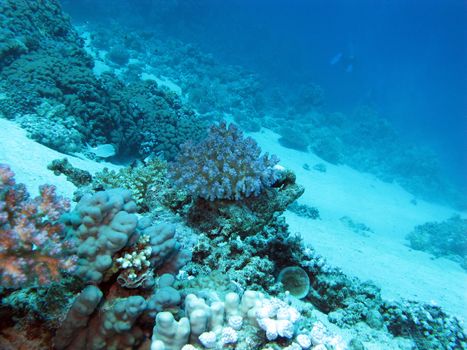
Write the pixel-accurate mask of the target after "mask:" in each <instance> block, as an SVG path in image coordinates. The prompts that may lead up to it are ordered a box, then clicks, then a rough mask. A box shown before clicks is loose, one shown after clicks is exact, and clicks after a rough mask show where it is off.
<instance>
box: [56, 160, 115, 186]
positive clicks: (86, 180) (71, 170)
mask: <svg viewBox="0 0 467 350" xmlns="http://www.w3.org/2000/svg"><path fill="white" fill-rule="evenodd" d="M47 169H49V170H52V171H53V172H54V174H55V175H57V176H59V175H61V174H63V175H65V176H66V179H67V180H68V181H70V182H71V183H72V184H73V185H75V186H76V187H81V186H85V185H88V184H90V183H91V181H92V175H91V174H90V173H89V172H87V171H85V170H81V169H78V168H75V167H73V165H71V163H70V162H69V161H68V158H63V159H54V160H53V161H52V163H50V164H49V165H47ZM115 187H120V186H115Z"/></svg>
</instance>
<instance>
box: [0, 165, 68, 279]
mask: <svg viewBox="0 0 467 350" xmlns="http://www.w3.org/2000/svg"><path fill="white" fill-rule="evenodd" d="M69 207H70V203H69V201H68V200H66V199H63V198H61V197H60V196H58V195H57V194H56V193H55V187H54V186H50V185H44V186H41V187H40V188H39V196H37V197H36V198H30V196H29V193H28V192H27V190H26V187H25V186H24V185H22V184H16V183H15V180H14V173H13V172H12V171H11V170H10V168H9V167H8V166H7V165H5V164H0V277H1V283H0V285H2V286H4V287H19V286H24V285H25V284H34V283H38V284H47V283H49V282H50V281H52V280H57V279H59V278H60V276H61V272H64V271H71V270H73V269H74V267H75V263H76V256H74V255H72V254H70V249H71V248H72V247H71V245H72V243H71V242H66V241H64V240H63V237H62V232H63V225H62V224H61V223H60V222H59V221H58V220H59V218H60V216H61V215H62V214H63V213H64V212H65V211H67V210H68V209H69Z"/></svg>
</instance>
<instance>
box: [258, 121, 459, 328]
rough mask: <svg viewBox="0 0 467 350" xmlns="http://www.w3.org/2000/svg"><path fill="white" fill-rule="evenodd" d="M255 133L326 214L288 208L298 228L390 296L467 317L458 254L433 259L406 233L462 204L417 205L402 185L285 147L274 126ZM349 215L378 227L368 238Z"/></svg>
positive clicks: (304, 200) (308, 200) (306, 200)
mask: <svg viewBox="0 0 467 350" xmlns="http://www.w3.org/2000/svg"><path fill="white" fill-rule="evenodd" d="M251 136H252V137H254V138H255V139H256V140H257V141H258V143H259V144H260V146H261V148H262V149H263V151H268V152H270V153H275V154H277V155H278V156H279V158H280V159H281V162H280V164H281V165H283V166H285V167H288V168H291V169H292V170H293V171H294V172H295V173H296V174H297V181H298V182H299V183H300V184H302V185H304V186H305V188H306V190H305V193H304V195H303V196H302V197H301V198H300V199H299V200H298V202H299V203H301V204H308V205H310V206H314V207H317V208H318V209H319V212H320V215H321V220H310V219H305V218H302V217H299V216H297V215H296V214H294V213H292V212H290V211H288V212H287V213H286V219H287V222H288V224H289V225H290V230H291V232H297V233H300V234H301V236H302V237H303V238H304V240H305V242H307V243H310V244H311V245H312V246H313V247H314V248H315V249H316V250H317V252H318V253H319V254H321V255H323V256H324V257H326V259H327V260H328V262H329V263H330V264H331V265H333V266H337V267H339V268H341V269H342V270H343V271H344V272H345V273H347V274H349V275H353V276H357V277H359V278H360V279H363V280H372V281H374V282H375V283H376V284H377V285H379V286H380V287H381V288H382V294H383V296H384V297H385V298H388V299H398V298H400V297H403V298H410V299H415V300H421V301H424V302H428V303H430V302H431V303H435V304H438V305H440V306H442V307H444V308H445V309H446V310H447V311H449V312H450V313H451V314H452V315H457V316H459V317H460V318H463V319H464V320H467V273H466V272H465V271H464V270H463V269H462V268H461V267H460V266H459V265H457V264H456V263H454V262H452V261H450V260H447V259H432V257H431V256H430V255H429V254H427V253H424V252H420V251H414V250H412V249H410V248H409V247H408V246H407V242H406V240H405V239H404V237H405V236H406V234H407V233H409V232H410V231H411V230H412V229H413V227H414V226H416V225H419V224H423V223H425V222H427V221H442V220H445V219H447V218H449V217H450V216H452V215H453V214H454V213H457V212H456V211H455V210H453V209H450V208H447V207H443V206H440V205H436V204H432V203H427V202H425V201H422V200H417V204H413V203H411V200H412V199H413V198H414V197H413V195H411V194H410V193H408V192H407V191H405V190H404V189H402V188H401V187H400V186H398V185H396V184H389V183H385V182H382V181H379V180H378V179H376V178H375V177H374V176H373V175H370V174H364V173H360V172H358V171H356V170H353V169H351V168H349V167H347V166H334V165H332V164H329V163H326V162H325V161H323V160H322V159H320V158H319V157H317V156H315V155H314V154H312V153H305V152H299V151H294V150H291V149H287V148H284V147H282V146H280V144H279V143H278V142H277V140H278V138H279V136H278V135H277V134H274V133H273V132H271V131H270V130H267V129H263V130H262V131H261V132H259V133H252V134H251ZM305 163H307V164H308V165H310V166H311V167H312V166H313V165H315V164H317V163H325V164H326V167H327V171H326V172H324V173H323V172H319V171H316V170H314V169H311V170H305V169H304V168H303V164H305ZM460 214H461V215H463V216H465V215H466V213H460ZM343 216H348V217H350V218H351V219H352V220H353V221H354V222H357V223H363V224H365V225H367V226H368V227H369V228H371V229H372V231H373V232H370V233H369V234H368V236H365V235H362V234H359V233H355V232H354V231H352V230H351V229H350V228H349V227H348V226H347V225H346V224H344V223H343V222H342V221H341V220H340V218H341V217H343Z"/></svg>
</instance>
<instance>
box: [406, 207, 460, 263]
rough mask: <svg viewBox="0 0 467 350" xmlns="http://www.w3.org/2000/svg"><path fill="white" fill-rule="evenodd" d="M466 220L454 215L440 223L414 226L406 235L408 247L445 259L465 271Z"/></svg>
mask: <svg viewBox="0 0 467 350" xmlns="http://www.w3.org/2000/svg"><path fill="white" fill-rule="evenodd" d="M466 232H467V219H463V218H461V217H460V216H459V215H455V216H453V217H451V218H449V219H447V220H445V221H442V222H427V223H425V224H423V225H418V226H416V227H415V228H414V229H413V231H412V232H410V233H409V234H408V235H407V239H408V240H409V242H410V247H412V248H413V249H416V250H423V251H426V252H429V253H431V254H433V255H434V256H435V257H437V258H438V257H447V258H448V259H451V260H454V261H456V262H458V263H459V264H460V265H461V266H462V268H464V269H465V270H467V235H466Z"/></svg>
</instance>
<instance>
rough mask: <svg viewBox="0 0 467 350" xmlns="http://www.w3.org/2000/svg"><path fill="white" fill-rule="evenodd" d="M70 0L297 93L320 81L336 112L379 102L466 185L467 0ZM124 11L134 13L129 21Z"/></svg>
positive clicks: (77, 9) (86, 12)
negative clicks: (153, 30)
mask: <svg viewBox="0 0 467 350" xmlns="http://www.w3.org/2000/svg"><path fill="white" fill-rule="evenodd" d="M64 3H65V9H70V10H71V12H72V13H73V15H74V18H79V15H80V13H81V14H82V15H83V17H85V18H90V14H94V16H95V17H99V16H101V17H100V19H101V20H106V19H109V18H112V16H117V20H124V21H126V22H131V24H132V25H136V26H138V27H140V28H145V29H150V28H155V27H157V28H158V29H161V30H163V31H164V32H165V33H167V35H170V36H173V37H175V38H179V39H182V40H183V41H185V42H191V43H196V44H197V45H199V46H200V47H201V48H202V49H204V50H205V51H206V52H210V53H212V54H213V55H214V56H215V57H216V58H218V59H219V60H221V61H222V62H225V63H226V64H227V63H228V64H235V65H237V64H239V65H242V66H243V67H245V68H248V69H250V70H252V71H254V72H256V73H259V74H261V76H262V77H263V78H264V79H266V80H268V82H270V84H271V85H277V86H280V87H283V88H287V89H292V90H293V89H295V88H297V86H299V85H300V84H304V83H307V82H310V81H313V82H315V83H318V84H319V85H321V86H322V87H323V88H324V90H325V95H326V105H327V107H328V109H329V110H335V111H341V112H344V113H346V114H351V112H352V111H353V110H354V109H355V108H357V107H358V106H359V105H361V104H365V105H371V106H372V107H373V108H374V109H376V110H377V111H378V112H379V114H380V116H381V117H383V118H385V119H388V120H390V121H391V123H392V124H393V125H394V126H395V127H396V129H397V130H398V132H399V133H400V134H401V135H402V137H404V138H405V139H406V140H408V141H410V142H411V143H414V144H423V145H428V146H430V147H431V148H433V149H435V150H436V151H437V152H438V153H439V154H440V157H441V160H442V167H443V168H444V170H445V172H446V176H449V177H450V178H451V180H452V181H454V182H457V183H458V184H464V185H465V179H466V178H467V159H466V156H465V155H466V151H467V143H466V139H467V137H466V136H467V97H466V96H467V64H466V62H467V45H466V43H467V26H466V25H465V23H467V5H466V2H465V1H461V0H447V1H437V0H428V1H423V2H420V1H415V0H411V1H405V0H397V1H382V0H381V1H376V2H375V1H370V0H366V1H364V0H358V1H346V0H343V1H336V0H333V1H306V0H293V1H288V2H287V3H286V4H285V3H284V2H283V1H264V0H256V1H249V0H236V1H216V0H202V1H179V2H176V1H173V2H166V1H137V2H133V1H123V0H120V1H111V2H109V1H103V0H100V1H82V2H79V3H76V2H68V4H67V2H66V1H64ZM73 3H74V4H73ZM91 9H92V11H90V10H91ZM122 11H125V12H128V11H130V13H132V14H133V15H132V16H125V18H121V17H119V15H118V13H121V12H122ZM114 18H115V17H114ZM338 56H339V57H341V59H340V60H339V61H338V62H337V63H335V64H332V60H333V59H335V58H336V57H338Z"/></svg>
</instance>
